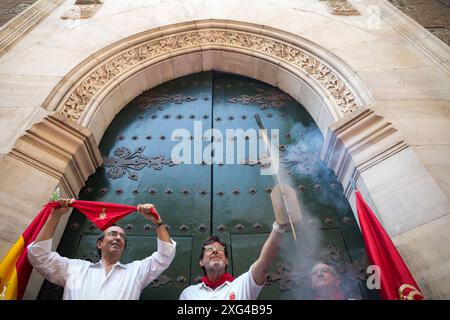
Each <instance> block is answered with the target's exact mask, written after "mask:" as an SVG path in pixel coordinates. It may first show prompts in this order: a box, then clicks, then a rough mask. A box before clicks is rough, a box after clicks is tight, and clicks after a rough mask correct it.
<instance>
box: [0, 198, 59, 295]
mask: <svg viewBox="0 0 450 320" xmlns="http://www.w3.org/2000/svg"><path fill="white" fill-rule="evenodd" d="M57 207H59V203H58V202H50V203H47V204H46V205H45V206H44V208H43V209H42V210H41V212H39V214H38V215H37V216H36V217H35V218H34V220H33V221H32V222H31V224H30V225H29V226H28V228H27V229H26V230H25V232H24V233H23V234H22V235H21V236H20V237H19V239H18V240H17V241H16V243H15V244H14V245H13V247H12V248H11V249H10V250H9V251H8V253H7V254H6V255H5V257H4V258H3V260H2V261H1V262H0V291H1V292H0V300H3V299H5V300H15V299H22V297H23V294H24V292H25V288H26V287H27V283H28V279H29V278H30V274H31V270H32V269H33V267H32V266H31V264H30V263H29V262H28V259H27V246H28V245H29V244H30V243H32V242H33V241H34V240H35V239H36V237H37V235H38V234H39V231H41V229H42V227H43V226H44V224H45V222H46V221H47V219H48V217H49V216H50V214H51V213H52V211H53V209H54V208H57Z"/></svg>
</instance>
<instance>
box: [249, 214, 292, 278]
mask: <svg viewBox="0 0 450 320" xmlns="http://www.w3.org/2000/svg"><path fill="white" fill-rule="evenodd" d="M287 226H288V225H287V224H285V225H279V224H278V223H277V222H275V223H274V224H273V228H272V232H271V233H270V235H269V238H267V240H266V242H265V243H264V246H263V247H262V249H261V254H260V256H259V258H258V260H256V261H255V263H254V264H253V265H252V268H251V270H252V276H253V280H255V283H256V284H257V285H259V286H262V285H263V284H264V282H265V281H266V276H267V272H268V271H269V268H270V265H271V264H272V262H273V260H275V258H276V256H277V254H278V248H279V246H280V243H281V234H282V233H283V232H284V231H285V230H286V228H287Z"/></svg>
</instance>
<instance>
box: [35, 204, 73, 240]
mask: <svg viewBox="0 0 450 320" xmlns="http://www.w3.org/2000/svg"><path fill="white" fill-rule="evenodd" d="M74 201H75V199H58V202H59V205H60V206H61V208H58V209H54V210H53V212H52V214H51V215H50V217H49V218H48V220H47V222H45V224H44V227H43V228H42V229H41V231H40V232H39V234H38V235H37V237H36V240H35V242H36V243H37V242H41V241H44V240H49V239H51V238H52V237H53V234H54V233H55V230H56V227H57V226H58V223H59V220H60V219H61V217H62V216H63V215H64V214H66V213H67V211H69V209H70V208H69V204H71V203H73V202H74Z"/></svg>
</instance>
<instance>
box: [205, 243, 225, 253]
mask: <svg viewBox="0 0 450 320" xmlns="http://www.w3.org/2000/svg"><path fill="white" fill-rule="evenodd" d="M204 248H205V251H206V252H213V251H224V250H225V247H224V246H213V245H208V246H205V247H204Z"/></svg>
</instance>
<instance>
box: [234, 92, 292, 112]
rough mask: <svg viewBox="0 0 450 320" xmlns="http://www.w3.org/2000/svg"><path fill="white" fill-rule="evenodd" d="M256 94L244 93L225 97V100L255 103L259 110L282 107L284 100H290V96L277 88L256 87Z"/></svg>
mask: <svg viewBox="0 0 450 320" xmlns="http://www.w3.org/2000/svg"><path fill="white" fill-rule="evenodd" d="M256 91H257V92H258V93H257V94H255V95H253V96H249V95H246V94H243V95H240V96H239V97H234V98H230V99H227V102H231V103H242V104H257V105H258V106H259V108H260V109H261V110H266V109H269V108H270V107H273V108H277V109H278V108H282V107H284V106H285V105H286V103H285V102H286V101H289V100H292V98H291V97H290V96H289V95H287V94H285V93H282V92H279V91H278V90H272V91H270V90H269V91H267V90H264V89H260V88H257V89H256Z"/></svg>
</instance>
